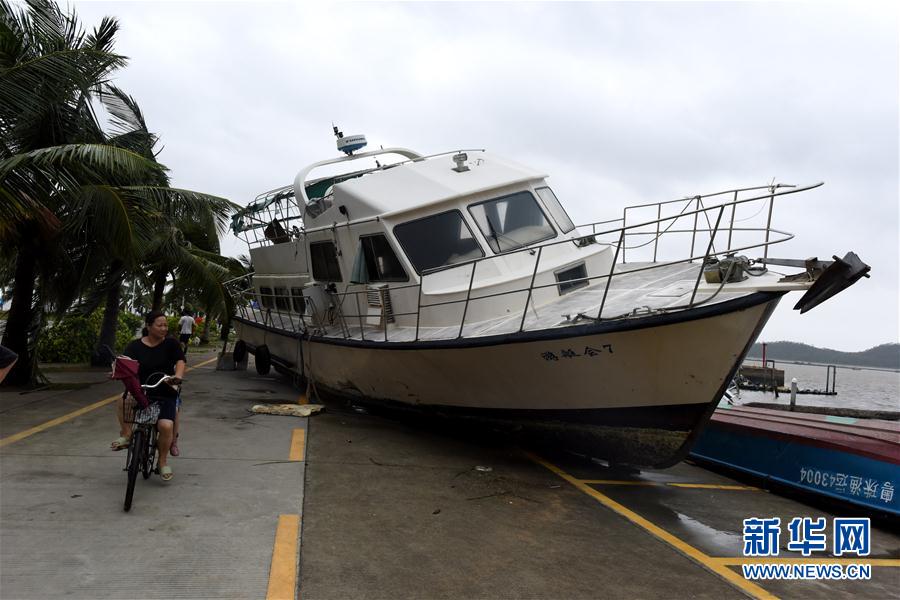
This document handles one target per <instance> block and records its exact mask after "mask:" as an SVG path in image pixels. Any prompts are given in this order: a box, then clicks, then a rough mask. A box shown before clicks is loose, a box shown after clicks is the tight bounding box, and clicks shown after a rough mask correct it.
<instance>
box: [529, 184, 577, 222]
mask: <svg viewBox="0 0 900 600" xmlns="http://www.w3.org/2000/svg"><path fill="white" fill-rule="evenodd" d="M536 191H537V193H538V196H540V197H541V200H543V201H544V206H546V207H547V210H549V211H550V216H551V217H553V220H554V221H556V225H557V226H558V227H559V229H560V231H562V232H563V233H569V232H570V231H572V230H573V229H575V223H573V222H572V219H571V218H569V213H567V212H566V209H565V208H563V205H562V204H560V202H559V199H557V197H556V194H554V193H553V190H551V189H550V188H548V187H540V188H537V190H536Z"/></svg>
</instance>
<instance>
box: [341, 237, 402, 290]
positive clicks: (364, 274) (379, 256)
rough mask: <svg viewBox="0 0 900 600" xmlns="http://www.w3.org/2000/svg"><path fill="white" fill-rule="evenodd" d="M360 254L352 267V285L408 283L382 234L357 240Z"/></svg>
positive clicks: (400, 265)
mask: <svg viewBox="0 0 900 600" xmlns="http://www.w3.org/2000/svg"><path fill="white" fill-rule="evenodd" d="M359 246H360V253H359V254H358V255H357V257H356V262H355V263H354V265H353V283H369V282H373V283H375V282H383V281H409V276H408V275H407V274H406V271H405V270H404V269H403V265H402V264H400V260H399V259H398V258H397V255H396V254H395V253H394V249H393V248H391V245H390V243H388V240H387V237H385V235H384V234H381V233H379V234H375V235H367V236H363V237H360V238H359Z"/></svg>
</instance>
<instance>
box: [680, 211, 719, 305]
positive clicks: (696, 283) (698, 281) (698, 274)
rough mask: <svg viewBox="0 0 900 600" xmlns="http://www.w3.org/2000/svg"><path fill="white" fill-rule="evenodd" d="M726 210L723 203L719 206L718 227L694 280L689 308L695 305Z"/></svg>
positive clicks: (711, 236) (710, 239)
mask: <svg viewBox="0 0 900 600" xmlns="http://www.w3.org/2000/svg"><path fill="white" fill-rule="evenodd" d="M724 212H725V206H724V205H722V206H720V207H719V216H718V217H717V218H716V227H715V229H713V232H712V235H710V236H709V245H708V246H706V254H705V255H703V262H702V263H701V264H700V271H699V272H698V273H697V281H696V282H694V291H693V292H692V293H691V301H690V302H688V308H693V306H694V298H696V297H697V288H698V287H700V278H701V277H703V267H704V266H705V265H706V261H707V260H709V253H710V251H711V250H712V247H713V241H714V240H715V239H716V233H718V231H719V223H721V222H722V213H724ZM693 260H694V253H693V252H691V262H693Z"/></svg>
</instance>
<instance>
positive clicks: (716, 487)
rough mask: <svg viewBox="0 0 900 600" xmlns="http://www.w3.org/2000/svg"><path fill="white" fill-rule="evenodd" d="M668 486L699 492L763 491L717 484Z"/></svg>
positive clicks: (745, 486)
mask: <svg viewBox="0 0 900 600" xmlns="http://www.w3.org/2000/svg"><path fill="white" fill-rule="evenodd" d="M668 485H671V486H674V487H681V488H691V489H699V490H737V491H744V492H760V491H762V490H760V489H759V488H758V487H753V486H752V485H719V484H716V483H670V484H668Z"/></svg>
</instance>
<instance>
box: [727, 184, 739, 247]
mask: <svg viewBox="0 0 900 600" xmlns="http://www.w3.org/2000/svg"><path fill="white" fill-rule="evenodd" d="M737 199H738V193H737V191H735V192H734V203H733V204H732V205H731V224H730V225H729V226H728V252H731V234H733V233H734V211H735V210H737Z"/></svg>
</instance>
